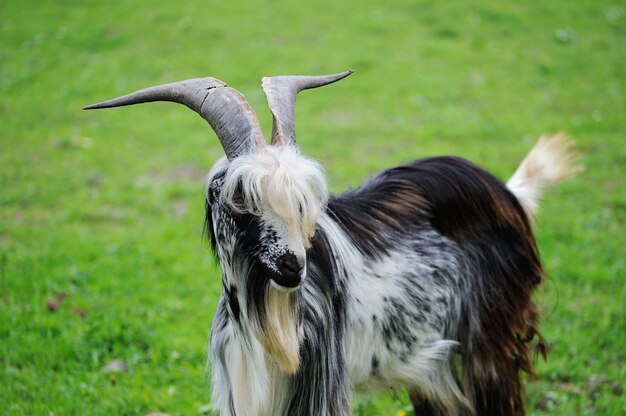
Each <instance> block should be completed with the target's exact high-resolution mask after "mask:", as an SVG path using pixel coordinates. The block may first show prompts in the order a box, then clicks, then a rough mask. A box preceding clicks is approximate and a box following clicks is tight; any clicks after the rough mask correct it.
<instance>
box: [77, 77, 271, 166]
mask: <svg viewBox="0 0 626 416" xmlns="http://www.w3.org/2000/svg"><path fill="white" fill-rule="evenodd" d="M152 101H171V102H176V103H180V104H184V105H186V106H187V107H189V108H191V109H192V110H193V111H195V112H196V113H198V114H200V116H201V117H202V118H203V119H205V120H206V121H207V122H208V123H209V124H210V125H211V127H212V128H213V130H214V131H215V134H216V135H217V137H218V139H219V140H220V142H221V143H222V147H223V148H224V152H225V153H226V157H227V158H228V159H230V160H232V159H234V158H236V157H237V156H240V155H242V154H244V153H250V152H253V151H255V150H256V149H258V148H259V147H263V146H265V145H266V142H265V138H264V137H263V132H262V130H261V126H260V124H259V120H258V119H257V116H256V114H255V113H254V110H253V109H252V107H250V105H249V104H248V103H247V102H246V100H245V99H244V97H243V95H241V94H240V93H239V92H238V91H237V90H235V89H233V88H230V87H227V86H226V84H225V83H223V82H222V81H220V80H218V79H215V78H194V79H188V80H185V81H179V82H173V83H171V84H164V85H159V86H156V87H150V88H145V89H142V90H139V91H137V92H134V93H132V94H128V95H124V96H122V97H118V98H114V99H112V100H108V101H104V102H101V103H98V104H92V105H88V106H87V107H84V108H83V110H91V109H99V108H110V107H121V106H125V105H132V104H139V103H146V102H152Z"/></svg>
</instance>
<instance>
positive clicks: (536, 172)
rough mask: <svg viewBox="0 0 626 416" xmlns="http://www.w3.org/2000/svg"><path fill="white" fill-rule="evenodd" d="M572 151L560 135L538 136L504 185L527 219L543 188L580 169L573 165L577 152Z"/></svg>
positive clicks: (534, 211) (534, 209) (532, 212)
mask: <svg viewBox="0 0 626 416" xmlns="http://www.w3.org/2000/svg"><path fill="white" fill-rule="evenodd" d="M572 148H573V142H572V140H571V139H570V138H569V137H567V136H566V135H565V134H564V133H558V134H556V135H554V136H546V135H543V136H541V137H540V138H539V140H538V141H537V144H535V146H534V147H533V148H532V149H531V151H530V152H529V153H528V155H527V156H526V158H525V159H524V160H523V161H522V163H521V164H520V165H519V167H518V168H517V170H516V171H515V173H514V174H513V176H512V177H511V179H509V181H508V182H507V184H506V186H507V187H508V188H509V190H510V191H511V192H513V194H514V195H515V196H516V197H517V199H518V200H519V201H520V203H521V204H522V206H523V207H524V210H525V211H526V213H527V214H528V215H529V216H530V217H533V216H534V215H535V214H536V213H537V209H538V208H539V201H540V200H541V195H542V194H543V191H544V190H545V188H547V187H548V186H550V185H552V184H553V183H555V182H559V181H561V180H564V179H567V178H569V177H572V176H574V175H577V174H578V173H580V172H581V171H582V170H583V168H582V166H580V165H577V164H576V163H575V162H576V160H577V159H578V153H577V152H576V151H574V150H573V149H572Z"/></svg>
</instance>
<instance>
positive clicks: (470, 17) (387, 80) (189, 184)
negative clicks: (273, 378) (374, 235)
mask: <svg viewBox="0 0 626 416" xmlns="http://www.w3.org/2000/svg"><path fill="white" fill-rule="evenodd" d="M345 69H354V70H355V71H356V72H355V74H354V75H352V76H351V77H350V78H348V79H346V80H344V81H342V82H341V83H339V84H336V85H332V86H329V87H327V88H323V89H320V90H315V91H310V92H304V93H302V94H301V96H300V97H299V101H298V107H297V114H298V120H297V124H298V139H299V143H300V145H301V148H302V149H303V151H304V153H306V154H308V155H310V156H311V157H313V158H316V159H318V160H320V161H321V162H322V163H323V164H324V166H325V167H326V168H327V173H328V177H329V181H330V184H331V189H332V190H333V191H334V192H340V191H341V190H343V189H345V188H346V187H348V186H358V184H359V183H360V182H361V181H362V180H363V179H364V178H366V177H368V176H369V175H372V174H374V173H375V172H377V171H379V170H381V169H383V168H386V167H391V166H393V165H395V164H398V163H402V162H406V161H409V160H412V159H414V158H418V157H424V156H430V155H439V154H456V155H461V156H464V157H466V158H468V159H470V160H472V161H474V162H477V163H479V164H480V165H482V166H484V167H485V168H487V169H488V170H490V171H492V172H493V173H495V174H496V175H497V176H498V177H500V178H501V179H503V180H506V179H507V178H508V177H509V176H510V175H511V174H512V172H513V171H514V169H515V168H516V166H517V164H518V163H519V162H520V161H521V159H522V158H523V156H524V155H525V154H526V152H527V151H528V150H529V149H530V147H531V146H532V144H533V143H534V141H535V140H536V138H537V137H538V136H539V135H540V134H541V133H544V132H548V133H555V132H557V131H560V130H565V131H567V132H568V133H569V134H570V135H571V136H572V137H573V138H574V139H575V140H576V143H577V145H578V148H579V150H580V152H581V154H582V159H581V161H582V163H583V164H584V165H585V167H586V172H585V173H584V174H583V175H581V176H579V177H577V178H575V179H574V180H571V181H569V182H567V183H565V184H562V185H560V186H558V187H557V188H555V189H554V190H552V191H550V192H549V193H548V194H547V195H546V198H545V201H544V203H543V205H542V208H541V211H540V213H539V216H538V219H537V237H538V241H539V245H540V249H541V253H542V257H543V259H544V262H545V264H546V268H547V271H548V274H549V280H548V283H547V284H546V285H545V287H544V288H543V289H542V290H540V291H539V292H538V293H537V299H538V302H539V304H540V305H541V309H542V310H543V312H544V319H543V321H544V322H543V326H542V330H543V333H544V335H545V336H546V338H547V339H548V341H549V342H550V344H551V351H550V354H549V357H548V360H547V361H546V362H544V361H542V360H540V361H539V362H538V363H537V370H538V378H537V380H535V381H533V382H530V383H529V385H528V389H527V390H528V398H527V404H528V413H529V414H533V415H579V414H580V415H584V414H589V415H622V414H625V413H626V404H625V402H626V400H625V398H624V387H626V386H625V384H626V366H625V358H626V357H625V349H624V345H625V343H624V339H626V313H625V312H626V311H625V307H624V300H623V299H624V297H625V295H626V283H625V281H626V279H625V277H626V273H625V271H624V269H625V267H626V237H625V234H626V226H625V222H626V192H625V190H626V173H625V170H626V145H625V142H624V139H625V135H626V126H625V120H626V111H625V110H626V105H625V104H626V91H625V88H624V87H625V84H626V4H625V3H624V2H623V1H590V0H584V1H576V2H572V1H566V0H554V1H538V0H533V1H527V2H502V1H495V0H493V1H465V2H434V1H423V0H419V1H416V0H412V1H409V0H394V1H387V2H375V1H364V0H362V1H343V2H341V1H327V0H322V1H316V2H296V1H287V2H270V1H257V2H252V1H191V0H190V1H186V2H153V1H147V0H143V1H132V2H130V1H119V0H112V1H107V2H103V1H86V0H79V1H76V0H74V1H62V0H59V1H37V2H35V1H30V0H22V1H15V0H4V1H2V2H0V414H3V415H4V414H6V415H46V416H49V415H145V414H148V413H150V412H157V411H158V412H165V413H168V414H171V415H200V414H203V413H204V414H211V412H212V411H211V410H210V398H209V390H210V385H209V381H208V376H207V370H206V368H205V358H206V345H207V340H208V333H209V328H210V324H211V320H212V316H213V313H214V310H215V308H216V301H217V298H218V295H219V293H220V290H221V288H220V279H219V269H218V267H217V265H215V264H214V262H213V259H212V256H211V255H210V253H209V247H208V244H207V243H206V242H205V241H204V240H203V238H202V234H201V229H202V222H203V212H202V210H203V196H202V187H203V177H204V175H205V173H206V172H207V171H208V169H209V168H210V166H211V165H212V163H213V162H214V161H216V160H217V159H218V158H219V157H220V156H221V155H222V150H221V148H220V146H219V144H218V142H217V140H216V138H215V136H214V134H213V133H212V132H211V131H210V129H209V128H208V126H207V125H206V124H205V122H204V121H202V120H201V119H200V118H199V117H197V116H196V115H194V114H193V113H191V112H190V111H189V110H188V109H186V108H184V107H183V106H176V105H173V104H167V103H155V104H149V105H144V106H137V107H129V108H124V109H116V110H108V111H101V112H83V111H81V107H83V106H84V105H86V104H90V103H93V102H96V101H100V100H103V99H106V98H111V97H114V96H117V95H121V94H124V93H127V92H131V91H134V90H136V89H138V88H142V87H146V86H150V85H155V84H161V83H165V82H171V81H176V80H181V79H186V78H191V77H199V76H209V75H210V76H214V77H217V78H220V79H222V80H224V81H226V82H228V83H229V84H230V85H232V86H234V87H235V88H237V89H239V90H240V91H242V92H243V93H244V94H245V95H246V98H247V99H248V101H249V102H250V103H251V104H252V106H253V107H254V108H255V109H256V111H257V113H258V115H259V117H260V119H261V123H262V125H263V127H264V129H265V131H266V133H269V132H270V130H271V117H270V114H269V111H268V110H267V106H266V104H265V98H264V96H263V93H262V91H261V88H260V78H261V76H264V75H278V74H326V73H333V72H339V71H342V70H345ZM113 360H123V363H124V364H125V365H126V366H127V367H128V370H127V371H120V370H119V369H118V370H114V369H113V370H111V371H109V369H107V365H110V363H111V361H113ZM404 411H406V412H407V413H408V414H410V413H411V411H410V406H409V401H408V399H407V397H406V394H405V393H404V392H403V391H401V390H398V391H396V392H383V393H382V394H380V395H372V394H361V395H358V396H357V398H356V401H355V414H356V415H389V414H391V415H395V414H400V415H401V414H403V412H404Z"/></svg>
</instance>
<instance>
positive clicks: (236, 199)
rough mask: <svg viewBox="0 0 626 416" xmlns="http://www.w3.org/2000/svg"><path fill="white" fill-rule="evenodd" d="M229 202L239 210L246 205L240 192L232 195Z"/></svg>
mask: <svg viewBox="0 0 626 416" xmlns="http://www.w3.org/2000/svg"><path fill="white" fill-rule="evenodd" d="M231 203H232V205H233V207H234V208H235V209H237V210H240V211H243V210H244V209H245V207H246V204H245V201H244V199H243V196H242V195H241V194H235V195H233V198H232V201H231Z"/></svg>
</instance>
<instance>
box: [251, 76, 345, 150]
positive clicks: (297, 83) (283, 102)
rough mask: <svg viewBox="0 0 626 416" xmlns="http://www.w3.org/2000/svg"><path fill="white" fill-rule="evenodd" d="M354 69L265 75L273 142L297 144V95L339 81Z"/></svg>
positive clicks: (264, 86)
mask: <svg viewBox="0 0 626 416" xmlns="http://www.w3.org/2000/svg"><path fill="white" fill-rule="evenodd" d="M350 74H352V71H351V70H350V71H345V72H341V73H339V74H334V75H324V76H316V77H309V76H279V77H264V78H263V80H262V83H263V91H264V92H265V96H266V97H267V102H268V104H269V106H270V111H271V112H272V116H273V117H274V122H273V124H272V144H279V145H295V144H296V126H295V114H294V107H295V104H296V95H297V94H298V93H299V92H300V91H302V90H306V89H309V88H317V87H321V86H324V85H328V84H332V83H333V82H337V81H339V80H341V79H343V78H345V77H347V76H348V75H350Z"/></svg>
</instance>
